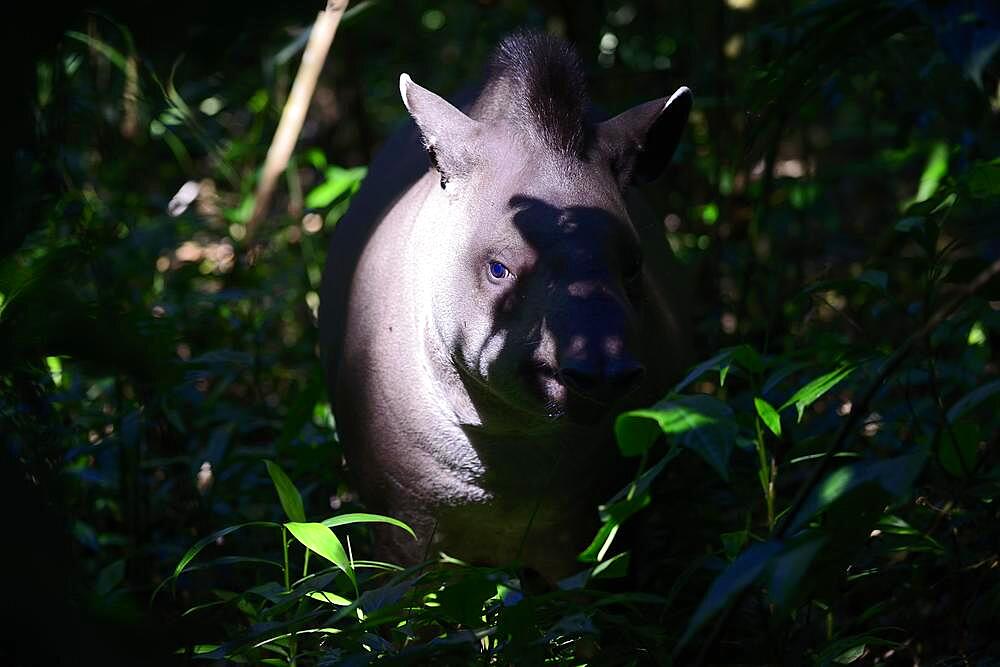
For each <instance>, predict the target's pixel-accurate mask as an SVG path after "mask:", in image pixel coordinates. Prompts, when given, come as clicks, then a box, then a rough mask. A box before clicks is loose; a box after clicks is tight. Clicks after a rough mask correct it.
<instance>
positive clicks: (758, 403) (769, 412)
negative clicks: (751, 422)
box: [753, 397, 781, 437]
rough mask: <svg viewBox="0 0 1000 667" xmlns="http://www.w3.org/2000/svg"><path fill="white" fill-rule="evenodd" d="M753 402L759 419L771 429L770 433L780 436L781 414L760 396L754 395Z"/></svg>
mask: <svg viewBox="0 0 1000 667" xmlns="http://www.w3.org/2000/svg"><path fill="white" fill-rule="evenodd" d="M753 404H754V407H755V408H757V414H758V415H759V416H760V418H761V421H763V422H764V424H765V425H766V426H767V427H768V428H769V429H771V433H774V434H775V435H776V436H778V437H781V415H780V414H778V411H777V410H775V409H774V408H773V407H771V404H770V403H768V402H767V401H765V400H764V399H763V398H760V397H754V399H753Z"/></svg>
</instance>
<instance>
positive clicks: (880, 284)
mask: <svg viewBox="0 0 1000 667" xmlns="http://www.w3.org/2000/svg"><path fill="white" fill-rule="evenodd" d="M858 282H862V283H865V284H866V285H871V286H872V287H876V288H878V289H880V290H882V291H883V292H884V291H886V289H888V287H889V275H888V274H887V273H886V272H885V271H874V270H871V269H869V270H867V271H862V272H861V275H860V276H858Z"/></svg>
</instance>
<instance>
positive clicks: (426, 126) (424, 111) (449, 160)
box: [399, 74, 480, 188]
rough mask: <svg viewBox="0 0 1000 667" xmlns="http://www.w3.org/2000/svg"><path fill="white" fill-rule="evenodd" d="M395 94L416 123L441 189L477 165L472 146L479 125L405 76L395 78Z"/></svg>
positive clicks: (475, 154) (475, 152)
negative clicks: (397, 81)
mask: <svg viewBox="0 0 1000 667" xmlns="http://www.w3.org/2000/svg"><path fill="white" fill-rule="evenodd" d="M399 94H400V95H401V96H402V98H403V104H405V105H406V110H407V111H409V112H410V115H411V116H413V120H414V121H416V123H417V128H418V129H419V130H420V136H421V138H422V139H423V142H424V148H426V149H427V154H428V155H429V156H430V159H431V164H433V165H434V168H435V169H437V170H438V172H439V173H440V174H441V187H442V188H443V187H445V184H447V183H448V181H450V180H452V179H455V178H461V177H462V176H464V175H466V174H468V173H469V172H470V171H471V170H472V168H473V167H474V166H475V165H476V163H477V157H476V156H477V153H478V151H476V149H475V145H476V143H477V139H478V137H479V128H480V124H479V123H478V122H477V121H475V120H473V119H471V118H469V117H468V116H466V115H465V114H464V113H462V112H461V111H459V110H458V109H456V108H455V107H453V106H452V105H451V104H449V103H448V102H447V101H446V100H445V99H444V98H442V97H440V96H439V95H436V94H434V93H432V92H431V91H429V90H427V89H426V88H423V87H421V86H418V85H417V84H416V83H414V82H413V79H411V78H410V77H409V75H408V74H401V75H400V77H399Z"/></svg>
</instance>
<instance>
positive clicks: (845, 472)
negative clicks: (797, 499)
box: [786, 447, 928, 534]
mask: <svg viewBox="0 0 1000 667" xmlns="http://www.w3.org/2000/svg"><path fill="white" fill-rule="evenodd" d="M927 455H928V448H927V447H919V448H917V449H915V450H914V451H913V452H911V453H909V454H905V455H903V456H897V457H895V458H891V459H884V460H865V461H859V462H857V463H854V464H851V465H849V466H844V467H843V468H838V469H837V470H834V471H833V472H831V473H830V474H829V475H827V477H826V478H825V479H824V480H823V481H822V482H820V483H819V484H818V485H817V486H816V487H815V488H814V489H813V490H812V492H811V493H810V495H809V496H808V497H807V499H806V501H805V502H804V503H803V504H802V507H801V508H800V509H799V511H798V513H797V514H796V515H795V516H793V517H791V518H790V519H789V521H790V522H791V523H790V525H789V526H788V529H787V530H786V533H789V534H790V533H795V532H796V531H798V530H799V529H800V528H802V527H803V526H805V524H806V523H807V522H808V521H809V520H810V519H812V518H813V517H814V516H816V515H817V514H819V513H820V512H822V511H824V510H826V509H827V508H829V507H830V506H831V505H833V504H834V503H836V502H839V501H841V500H842V499H845V498H847V497H848V496H849V495H850V494H851V493H853V492H854V491H855V490H857V489H859V488H860V487H862V486H869V485H875V486H876V487H877V488H879V489H881V491H882V492H884V495H885V496H886V498H885V500H887V501H894V500H898V499H900V498H904V497H906V496H908V495H909V493H910V491H911V489H912V487H913V483H914V482H915V481H916V479H917V475H919V474H920V471H921V470H923V467H924V463H925V462H926V461H927Z"/></svg>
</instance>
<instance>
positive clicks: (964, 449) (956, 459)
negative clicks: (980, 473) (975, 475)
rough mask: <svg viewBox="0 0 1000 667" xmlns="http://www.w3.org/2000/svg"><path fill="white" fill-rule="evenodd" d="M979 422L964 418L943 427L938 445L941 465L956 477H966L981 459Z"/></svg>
mask: <svg viewBox="0 0 1000 667" xmlns="http://www.w3.org/2000/svg"><path fill="white" fill-rule="evenodd" d="M981 439H982V438H981V436H980V431H979V424H977V423H976V422H974V421H971V420H967V419H963V420H961V421H959V422H956V423H955V424H952V425H951V426H950V427H949V428H945V429H943V431H942V433H941V443H940V445H939V447H938V461H939V462H940V463H941V467H942V468H944V469H945V470H947V471H948V473H949V474H951V475H954V476H955V477H965V476H966V475H968V474H969V473H970V472H971V471H972V470H973V468H975V467H976V463H977V462H978V459H979V451H978V450H979V441H980V440H981Z"/></svg>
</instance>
